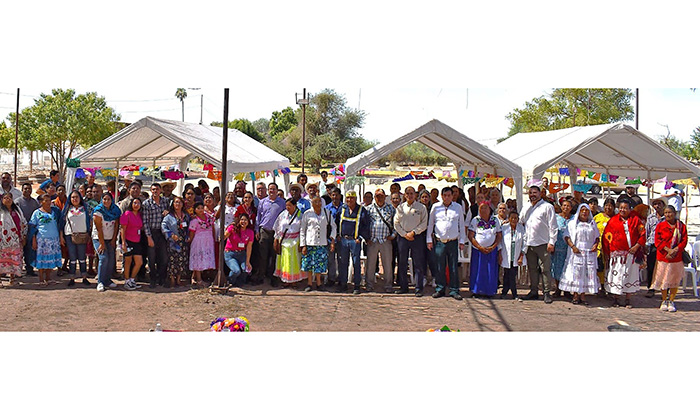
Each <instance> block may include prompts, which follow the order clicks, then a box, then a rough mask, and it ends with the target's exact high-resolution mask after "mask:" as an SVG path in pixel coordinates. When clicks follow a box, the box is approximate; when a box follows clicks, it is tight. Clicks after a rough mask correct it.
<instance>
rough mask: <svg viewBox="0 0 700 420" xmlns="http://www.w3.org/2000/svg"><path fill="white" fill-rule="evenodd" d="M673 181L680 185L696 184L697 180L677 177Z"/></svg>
mask: <svg viewBox="0 0 700 420" xmlns="http://www.w3.org/2000/svg"><path fill="white" fill-rule="evenodd" d="M673 183H674V184H679V185H695V181H694V180H693V178H684V179H677V180H675V181H673Z"/></svg>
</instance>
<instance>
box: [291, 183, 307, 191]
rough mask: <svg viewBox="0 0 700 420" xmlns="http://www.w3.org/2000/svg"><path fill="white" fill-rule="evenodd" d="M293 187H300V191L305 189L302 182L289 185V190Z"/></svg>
mask: <svg viewBox="0 0 700 420" xmlns="http://www.w3.org/2000/svg"><path fill="white" fill-rule="evenodd" d="M292 188H299V190H300V191H304V187H302V186H301V184H299V183H297V182H295V183H293V184H291V185H290V186H289V191H291V190H292Z"/></svg>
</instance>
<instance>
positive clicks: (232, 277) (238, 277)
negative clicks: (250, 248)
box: [224, 251, 248, 286]
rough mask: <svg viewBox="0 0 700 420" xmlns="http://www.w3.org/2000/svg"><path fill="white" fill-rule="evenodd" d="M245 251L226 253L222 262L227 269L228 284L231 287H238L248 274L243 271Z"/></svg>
mask: <svg viewBox="0 0 700 420" xmlns="http://www.w3.org/2000/svg"><path fill="white" fill-rule="evenodd" d="M245 257H246V252H245V251H226V252H225V253H224V261H225V262H226V266H227V267H228V268H229V270H230V271H229V274H228V282H229V283H231V284H232V285H233V286H240V285H242V284H243V282H244V281H245V278H246V277H247V275H248V273H246V271H245Z"/></svg>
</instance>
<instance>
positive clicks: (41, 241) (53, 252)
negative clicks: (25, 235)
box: [29, 194, 61, 286]
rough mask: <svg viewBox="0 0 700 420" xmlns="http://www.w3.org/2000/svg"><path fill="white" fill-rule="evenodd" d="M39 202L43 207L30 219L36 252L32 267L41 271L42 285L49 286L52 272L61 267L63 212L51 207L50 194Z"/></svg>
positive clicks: (30, 228) (45, 195)
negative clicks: (59, 230)
mask: <svg viewBox="0 0 700 420" xmlns="http://www.w3.org/2000/svg"><path fill="white" fill-rule="evenodd" d="M38 201H39V204H41V207H39V208H38V209H36V210H34V213H33V214H32V217H31V219H29V231H30V235H29V236H31V237H32V248H34V250H35V251H36V259H35V260H34V261H32V266H33V267H34V268H36V269H37V270H39V281H41V285H42V286H48V285H49V280H50V278H51V271H52V270H53V269H54V268H59V267H61V242H60V240H59V234H58V223H59V221H60V220H61V211H60V210H59V209H58V207H56V206H52V205H51V196H50V195H48V194H44V195H42V196H40V197H39V200H38Z"/></svg>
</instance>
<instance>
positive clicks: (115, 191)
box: [114, 159, 119, 203]
mask: <svg viewBox="0 0 700 420" xmlns="http://www.w3.org/2000/svg"><path fill="white" fill-rule="evenodd" d="M118 200H119V159H117V179H116V180H115V181H114V202H115V203H116V202H117V201H118Z"/></svg>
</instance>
